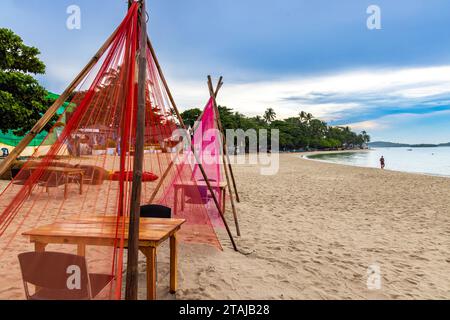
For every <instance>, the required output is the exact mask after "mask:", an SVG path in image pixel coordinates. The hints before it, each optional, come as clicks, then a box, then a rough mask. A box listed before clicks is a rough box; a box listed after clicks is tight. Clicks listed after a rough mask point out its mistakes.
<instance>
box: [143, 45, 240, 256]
mask: <svg viewBox="0 0 450 320" xmlns="http://www.w3.org/2000/svg"><path fill="white" fill-rule="evenodd" d="M147 45H148V47H149V49H150V52H151V54H152V58H153V60H154V62H155V65H156V68H157V69H158V73H159V76H160V77H161V81H162V82H163V85H164V87H165V89H166V92H167V95H168V97H169V100H170V102H171V104H172V107H173V109H174V111H175V114H176V116H177V118H178V120H179V121H180V125H181V127H182V128H183V129H184V130H185V131H187V130H186V125H185V124H184V121H183V118H182V117H181V115H180V112H179V111H178V108H177V105H176V103H175V99H174V98H173V96H172V93H171V92H170V88H169V85H168V84H167V81H166V78H165V77H164V74H163V72H162V69H161V66H160V64H159V62H158V58H157V57H156V53H155V50H154V49H153V46H152V44H151V42H150V39H148V38H147ZM187 136H188V140H189V144H190V146H191V151H192V153H193V155H194V157H195V160H196V162H197V163H198V167H199V169H200V171H201V173H202V176H203V179H205V182H206V185H207V187H208V190H209V192H210V193H211V196H212V198H213V201H214V204H215V205H216V208H217V210H218V211H219V214H220V216H221V218H222V221H223V223H224V225H225V229H226V230H227V233H228V236H229V238H230V241H231V244H232V245H233V248H234V250H235V251H238V249H237V246H236V243H235V241H234V238H233V234H232V233H231V230H230V227H229V226H228V223H227V221H226V219H225V215H224V213H223V211H222V208H221V207H220V204H219V201H218V200H217V197H216V194H215V192H214V190H213V189H212V187H211V184H210V182H209V180H208V177H207V175H206V172H205V169H204V168H203V165H202V164H201V162H200V160H199V158H198V155H197V153H196V152H195V148H194V146H193V144H192V141H191V136H190V135H189V134H188V135H187Z"/></svg>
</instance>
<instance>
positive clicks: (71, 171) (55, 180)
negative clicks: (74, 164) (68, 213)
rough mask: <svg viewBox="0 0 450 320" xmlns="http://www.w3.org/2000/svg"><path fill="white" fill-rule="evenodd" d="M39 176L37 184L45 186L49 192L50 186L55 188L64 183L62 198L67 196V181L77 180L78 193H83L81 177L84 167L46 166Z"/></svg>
mask: <svg viewBox="0 0 450 320" xmlns="http://www.w3.org/2000/svg"><path fill="white" fill-rule="evenodd" d="M43 170H44V171H45V172H44V174H43V175H42V177H41V178H40V182H39V185H40V186H43V187H45V188H46V191H47V192H49V191H50V188H57V187H59V186H62V185H64V199H67V197H68V191H69V183H71V182H77V183H78V184H79V186H80V187H79V193H80V195H82V194H83V177H84V173H85V171H84V169H81V168H70V167H46V168H43Z"/></svg>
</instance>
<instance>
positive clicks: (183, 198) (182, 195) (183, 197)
mask: <svg viewBox="0 0 450 320" xmlns="http://www.w3.org/2000/svg"><path fill="white" fill-rule="evenodd" d="M185 198H186V193H185V192H184V188H181V211H183V212H184V204H185V201H186V199H185Z"/></svg>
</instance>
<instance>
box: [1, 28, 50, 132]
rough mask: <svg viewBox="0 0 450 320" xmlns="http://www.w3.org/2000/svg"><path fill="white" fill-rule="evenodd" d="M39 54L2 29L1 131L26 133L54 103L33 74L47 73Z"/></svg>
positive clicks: (33, 48) (17, 37)
mask: <svg viewBox="0 0 450 320" xmlns="http://www.w3.org/2000/svg"><path fill="white" fill-rule="evenodd" d="M39 54H40V52H39V50H38V49H37V48H35V47H29V46H26V45H25V44H24V43H23V40H22V39H21V38H20V37H19V36H18V35H16V34H15V33H14V32H12V31H11V30H9V29H4V28H0V113H1V115H2V116H1V117H0V130H1V131H2V132H4V133H6V132H7V131H8V130H12V131H13V132H14V133H15V134H17V135H23V134H25V133H26V132H28V131H30V130H31V128H32V127H33V126H34V124H35V123H36V122H37V121H38V120H39V119H40V118H41V117H42V115H43V114H44V113H45V111H47V109H48V107H49V105H50V104H51V103H52V101H51V100H49V99H47V98H46V97H47V95H48V92H47V91H46V90H45V89H44V88H43V87H42V86H40V85H39V83H38V82H37V80H36V79H34V78H33V76H32V75H31V74H35V75H36V74H43V73H45V65H44V63H43V62H42V61H41V60H39V58H38V57H37V56H38V55H39ZM52 124H53V123H52V122H50V123H49V124H48V125H47V127H46V128H45V129H47V130H48V129H49V128H50V127H51V126H52Z"/></svg>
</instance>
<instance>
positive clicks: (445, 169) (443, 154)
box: [308, 147, 450, 177]
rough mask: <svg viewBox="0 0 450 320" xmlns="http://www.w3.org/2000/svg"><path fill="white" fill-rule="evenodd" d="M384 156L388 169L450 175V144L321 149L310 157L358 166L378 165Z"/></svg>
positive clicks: (373, 166)
mask: <svg viewBox="0 0 450 320" xmlns="http://www.w3.org/2000/svg"><path fill="white" fill-rule="evenodd" d="M381 156H384V159H385V163H386V167H385V169H387V170H395V171H404V172H413V173H422V174H430V175H439V176H449V177H450V147H437V148H376V149H371V150H368V151H361V152H343V153H321V154H314V155H309V156H308V158H309V159H314V160H320V161H326V162H332V163H339V164H347V165H353V166H360V167H371V168H379V167H380V158H381Z"/></svg>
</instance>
